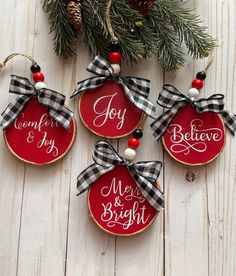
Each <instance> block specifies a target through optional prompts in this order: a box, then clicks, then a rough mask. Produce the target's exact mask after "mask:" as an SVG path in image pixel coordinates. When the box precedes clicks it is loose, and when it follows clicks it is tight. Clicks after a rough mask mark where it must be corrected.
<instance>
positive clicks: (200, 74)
mask: <svg viewBox="0 0 236 276" xmlns="http://www.w3.org/2000/svg"><path fill="white" fill-rule="evenodd" d="M196 78H197V79H198V80H205V78H206V72H204V71H201V72H198V73H197V75H196Z"/></svg>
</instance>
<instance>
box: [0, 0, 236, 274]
mask: <svg viewBox="0 0 236 276" xmlns="http://www.w3.org/2000/svg"><path fill="white" fill-rule="evenodd" d="M188 5H189V6H191V7H195V8H196V12H197V13H198V14H200V15H201V18H203V20H204V22H205V24H206V25H208V26H209V32H210V33H211V34H212V35H213V36H215V37H216V38H217V39H218V41H219V48H218V50H217V55H216V59H215V61H214V63H213V65H212V67H211V68H210V69H209V72H208V76H207V79H206V81H205V89H204V90H202V92H201V93H202V94H204V95H205V96H209V95H210V94H212V93H223V94H224V95H225V96H226V99H225V101H226V105H227V108H229V109H230V110H232V111H236V96H235V90H236V83H235V80H234V76H235V73H236V72H235V56H236V52H235V51H236V42H235V35H236V33H235V32H236V30H235V24H236V21H235V12H236V5H235V1H229V0H228V1H227V0H224V1H223V0H222V1H221V0H219V1H214V0H199V1H189V3H188ZM0 8H1V11H4V12H2V14H1V17H0V31H1V49H0V59H1V60H3V59H4V58H5V57H6V56H7V55H8V54H10V53H12V52H16V51H17V52H22V53H26V54H30V55H33V56H34V58H35V59H37V60H38V62H39V64H40V66H41V68H42V71H43V72H44V74H45V76H46V81H45V82H46V83H47V85H48V87H49V88H51V89H54V90H57V91H58V92H61V93H63V94H65V95H66V96H67V104H68V105H69V107H70V108H71V109H73V110H74V111H75V118H76V121H77V128H78V129H77V137H76V141H75V144H74V146H73V147H72V150H71V151H70V152H69V153H68V155H67V156H66V157H65V158H64V159H63V160H61V161H59V162H57V163H55V164H52V165H50V166H47V167H46V166H45V167H40V168H39V167H35V166H31V165H25V164H23V163H22V162H20V161H18V160H17V159H16V158H14V157H13V156H12V155H11V153H10V152H9V151H8V150H7V148H6V146H5V143H4V141H3V137H1V138H0V148H1V151H0V153H1V154H0V222H1V223H0V275H1V276H15V275H17V276H34V275H37V276H48V275H50V276H54V275H55V276H62V275H65V276H75V275H76V276H78V275H79V276H100V275H101V276H111V275H116V276H127V275H128V276H141V275H142V276H153V275H155V276H182V275H191V276H195V275H196V276H197V275H198V276H199V275H201V276H234V275H236V265H235V258H236V231H235V230H236V215H235V214H236V213H235V212H236V189H235V182H236V174H235V171H236V170H235V169H236V155H235V152H236V140H235V138H233V137H232V136H231V135H230V134H229V133H228V134H227V139H226V145H225V148H224V150H223V152H222V154H221V155H220V157H219V158H218V159H217V160H215V161H214V162H212V163H211V164H209V165H207V166H203V167H199V168H188V167H186V166H184V165H180V164H178V163H177V162H176V161H174V160H172V159H171V158H170V157H169V156H168V155H167V154H166V153H165V152H164V151H163V148H162V146H161V144H160V143H157V142H156V141H155V140H154V138H153V137H152V133H151V130H150V128H149V123H150V122H151V120H148V121H147V123H146V125H145V129H144V137H143V139H142V141H141V146H140V147H139V149H138V153H137V158H136V160H137V161H139V160H160V161H163V162H164V168H163V170H162V173H161V176H160V178H159V180H160V184H161V187H162V188H163V190H164V191H165V195H166V208H165V211H164V212H163V213H161V214H160V215H159V216H158V217H157V219H156V220H155V222H154V223H153V225H152V226H151V227H150V228H149V229H148V230H147V231H145V232H144V233H142V234H140V235H137V236H134V237H128V238H122V237H119V238H116V237H114V236H111V235H108V234H106V233H105V232H103V231H101V230H100V229H99V228H98V227H97V226H96V224H95V223H94V222H93V221H92V219H91V218H90V217H89V215H88V209H87V196H86V194H84V195H82V196H80V197H79V198H78V197H76V178H77V175H78V174H79V173H80V172H81V171H82V170H83V169H85V168H86V167H87V166H88V165H89V164H91V162H92V152H93V149H94V144H95V142H96V141H97V140H99V139H100V138H98V137H96V136H95V135H93V134H92V133H90V132H89V131H88V130H87V129H86V128H85V127H84V126H83V125H82V123H81V122H80V120H79V116H78V109H77V106H78V99H74V100H69V96H70V95H71V94H72V92H73V89H74V87H75V84H76V82H77V81H79V80H82V79H84V78H87V77H89V76H90V74H89V73H87V72H86V71H85V68H86V66H87V65H88V63H89V61H90V58H89V55H88V52H87V49H86V47H85V46H82V45H81V46H80V47H79V49H78V57H75V58H72V59H71V60H64V59H61V58H58V57H57V56H56V55H55V54H54V52H53V42H52V35H51V34H50V35H49V34H48V32H49V24H48V20H47V17H46V16H45V15H44V14H43V12H42V9H41V5H40V1H37V0H31V1H29V0H24V1H14V0H8V1H6V0H4V1H1V2H0ZM206 62H207V61H206V60H203V61H195V62H192V61H191V60H189V62H188V63H187V64H186V66H185V68H183V69H181V70H179V71H178V72H177V73H168V74H164V73H163V72H162V70H161V69H160V67H159V65H158V64H157V62H156V60H155V58H153V59H149V60H146V61H144V62H142V63H141V64H137V65H135V66H134V67H132V68H131V67H129V66H126V65H123V66H122V74H123V75H133V76H140V77H146V78H149V79H150V80H151V99H152V100H153V101H155V100H156V99H157V96H158V93H159V91H160V89H161V86H162V85H163V83H164V82H167V83H171V84H173V85H175V86H176V87H178V88H179V89H180V90H181V91H183V92H185V91H187V89H188V88H189V85H190V83H191V81H192V79H193V78H194V76H195V73H196V72H198V71H200V70H202V69H203V68H204V65H205V64H206ZM29 66H30V63H29V62H28V61H26V60H24V59H23V58H20V57H19V58H17V59H16V60H15V61H12V62H10V63H9V65H8V66H7V68H5V69H4V70H3V72H2V73H1V74H0V80H1V81H0V89H1V92H2V93H1V101H0V109H1V110H3V109H4V108H5V107H6V105H7V104H8V103H9V101H10V100H11V99H13V98H14V95H9V93H8V87H9V80H10V78H9V75H10V74H11V73H14V74H18V75H22V76H26V77H29V76H30V72H29ZM158 112H159V114H161V112H162V109H161V108H159V109H158ZM112 143H113V146H114V147H116V148H117V149H118V150H119V152H120V153H122V152H123V150H124V149H125V147H126V146H127V139H126V138H124V139H120V140H119V141H113V142H112ZM188 171H192V172H193V173H194V174H195V175H196V180H195V181H194V182H188V181H187V180H186V173H187V172H188Z"/></svg>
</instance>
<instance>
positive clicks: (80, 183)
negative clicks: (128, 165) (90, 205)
mask: <svg viewBox="0 0 236 276" xmlns="http://www.w3.org/2000/svg"><path fill="white" fill-rule="evenodd" d="M113 168H114V166H110V167H106V168H105V167H103V166H100V165H98V164H96V163H94V164H92V165H91V166H89V167H88V168H87V169H85V170H84V171H83V172H82V173H81V174H80V175H79V176H78V177H77V190H78V193H77V196H78V195H80V194H82V193H84V192H85V191H86V190H88V189H89V187H90V186H91V185H92V184H93V183H94V181H96V180H97V179H98V178H99V177H100V176H102V175H103V174H105V173H107V172H109V171H111V170H112V169H113Z"/></svg>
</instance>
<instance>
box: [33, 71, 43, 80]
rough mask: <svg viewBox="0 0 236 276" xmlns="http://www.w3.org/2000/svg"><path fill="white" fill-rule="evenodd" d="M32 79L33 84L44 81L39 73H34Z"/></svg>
mask: <svg viewBox="0 0 236 276" xmlns="http://www.w3.org/2000/svg"><path fill="white" fill-rule="evenodd" d="M33 79H34V81H35V82H39V81H44V75H43V73H41V72H35V73H34V74H33Z"/></svg>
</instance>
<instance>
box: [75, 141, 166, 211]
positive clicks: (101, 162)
mask: <svg viewBox="0 0 236 276" xmlns="http://www.w3.org/2000/svg"><path fill="white" fill-rule="evenodd" d="M93 160H94V162H95V163H94V164H92V165H91V166H89V167H88V168H87V169H85V170H84V171H83V172H82V173H81V174H80V175H79V176H78V178H77V189H78V191H79V192H78V195H80V194H82V193H83V192H85V191H86V190H87V189H88V188H89V187H90V186H91V185H92V184H93V183H94V181H96V180H97V179H98V178H99V177H100V176H101V175H103V174H105V173H107V172H109V171H111V170H113V169H114V168H115V166H117V165H124V166H126V167H127V168H128V170H129V172H130V174H131V175H132V177H133V178H134V180H135V183H136V184H137V186H138V188H139V189H140V191H141V193H142V195H143V196H144V198H145V199H146V200H147V201H148V203H149V204H150V205H151V206H152V207H153V208H154V209H155V210H156V211H160V210H162V209H163V206H164V195H163V193H162V192H161V191H160V190H159V189H157V188H156V187H155V183H156V181H157V178H158V177H159V175H160V170H161V167H162V163H161V162H159V161H146V162H138V163H130V162H128V161H127V160H125V159H124V158H123V157H122V156H120V155H119V154H118V152H117V151H116V150H115V149H114V148H113V147H112V146H111V145H110V144H109V143H107V142H105V141H98V142H97V143H96V145H95V150H94V154H93Z"/></svg>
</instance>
